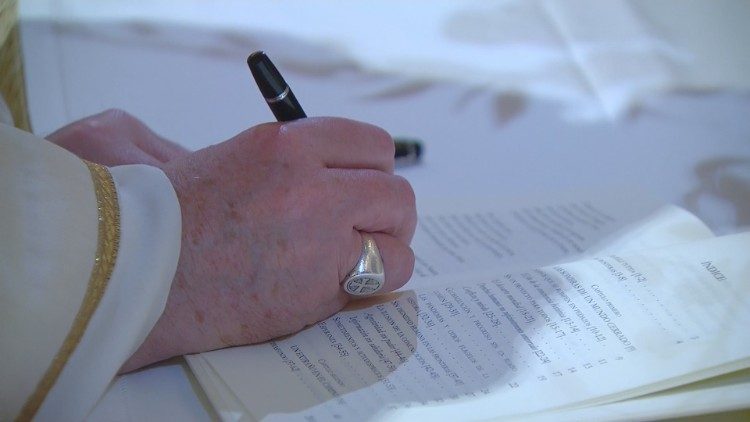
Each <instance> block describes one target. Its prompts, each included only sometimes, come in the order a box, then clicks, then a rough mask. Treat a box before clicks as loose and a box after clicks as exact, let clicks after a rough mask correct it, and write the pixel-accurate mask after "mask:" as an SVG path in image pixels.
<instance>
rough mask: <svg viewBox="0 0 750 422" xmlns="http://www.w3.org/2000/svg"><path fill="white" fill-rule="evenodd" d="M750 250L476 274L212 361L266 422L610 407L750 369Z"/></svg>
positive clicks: (722, 246) (745, 244)
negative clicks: (749, 276)
mask: <svg viewBox="0 0 750 422" xmlns="http://www.w3.org/2000/svg"><path fill="white" fill-rule="evenodd" d="M747 250H750V234H742V235H734V236H725V237H721V238H713V239H708V240H703V241H698V242H692V243H688V244H681V245H677V246H673V247H667V248H663V249H657V250H650V251H647V252H645V253H642V254H636V253H631V254H627V255H624V254H623V255H609V256H605V257H601V258H593V259H588V260H582V261H578V262H574V263H569V264H562V265H553V266H549V267H545V268H541V269H538V270H531V271H521V272H513V273H496V274H485V275H473V276H470V277H465V278H462V279H457V280H455V281H456V282H455V283H454V284H453V285H450V286H446V285H443V286H444V287H441V288H437V289H432V290H416V291H407V292H402V293H401V294H399V295H398V296H395V297H389V298H387V300H386V301H385V302H383V303H375V304H368V303H362V306H363V308H362V309H353V310H348V311H346V312H340V313H338V314H336V315H334V316H333V317H331V318H329V319H328V320H325V321H323V322H320V323H318V324H316V325H315V326H312V327H309V328H307V329H305V330H303V331H302V332H300V333H298V334H296V335H294V336H291V337H288V338H286V339H282V340H277V341H272V342H269V343H266V344H261V345H256V346H248V347H238V348H233V349H226V350H220V351H215V352H209V353H205V354H203V355H202V356H203V357H204V358H205V359H206V361H207V362H208V363H209V364H210V365H211V367H212V368H213V369H214V371H215V372H216V374H217V375H218V376H219V377H221V379H222V380H224V382H225V383H226V385H227V387H228V388H230V389H231V390H232V391H233V392H234V393H235V395H236V397H237V398H238V399H239V400H240V401H241V402H242V404H243V405H244V407H245V408H246V409H248V410H249V411H250V412H252V416H253V417H254V418H256V419H259V420H275V419H277V418H283V419H298V420H331V419H353V420H364V419H379V418H388V419H395V420H399V419H403V420H417V419H418V420H456V419H483V418H493V417H498V416H512V415H520V414H525V413H530V412H538V411H543V410H548V409H555V408H563V407H565V406H571V405H583V404H589V405H593V404H600V403H606V402H610V401H613V400H621V399H625V398H629V397H635V396H637V395H642V394H646V393H649V392H653V391H658V390H663V389H666V388H669V387H673V386H676V385H680V384H685V383H688V382H692V381H695V380H698V379H704V378H708V377H711V376H714V375H718V374H721V373H726V372H730V371H734V370H738V369H741V368H744V367H747V366H748V365H750V350H748V347H747V345H748V344H750V332H749V330H747V329H746V327H747V326H748V325H749V324H750V306H748V304H749V299H748V298H749V297H750V285H748V283H746V274H747V273H748V271H750V256H748V254H747V252H746V251H747ZM368 305H369V306H368Z"/></svg>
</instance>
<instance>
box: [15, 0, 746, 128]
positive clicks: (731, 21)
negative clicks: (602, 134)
mask: <svg viewBox="0 0 750 422" xmlns="http://www.w3.org/2000/svg"><path fill="white" fill-rule="evenodd" d="M21 16H22V17H23V19H52V20H59V21H62V22H81V21H83V22H102V21H138V22H143V23H159V22H162V23H164V22H169V23H177V24H184V25H192V26H199V27H208V28H214V29H219V30H222V31H232V32H235V33H237V34H242V33H243V32H248V31H255V32H257V31H264V32H268V33H271V34H278V35H281V36H286V37H291V38H296V39H301V40H305V41H306V42H309V43H314V44H316V45H319V46H321V47H323V48H324V49H325V50H327V51H330V54H326V55H325V57H321V56H320V54H308V55H307V57H305V54H303V53H302V54H301V52H300V51H296V50H294V51H289V52H286V53H285V52H280V53H279V54H275V56H279V55H281V56H283V55H284V54H288V55H289V56H290V57H294V59H295V60H303V61H305V60H306V61H309V63H308V65H310V64H312V65H313V66H314V65H316V63H317V64H320V63H321V61H328V62H329V64H330V61H331V60H332V59H333V60H334V61H339V62H342V61H343V62H350V63H353V64H355V65H357V66H361V67H363V68H364V69H367V70H370V71H375V72H384V73H388V74H399V75H404V76H407V77H410V78H414V79H415V80H422V81H433V80H448V81H457V82H461V83H466V84H470V85H473V86H476V87H480V88H483V89H488V90H492V91H496V92H499V93H507V92H510V93H516V94H518V93H521V94H525V95H529V96H533V97H539V98H542V99H550V100H555V101H558V102H561V103H562V104H564V105H565V110H566V115H567V116H568V117H572V118H576V119H594V118H601V117H609V118H613V117H618V116H620V115H622V114H623V113H624V112H626V111H627V110H629V109H630V108H631V107H633V106H634V105H635V104H637V103H638V102H639V101H641V100H644V99H645V98H646V97H647V96H648V95H649V94H654V93H658V92H663V91H667V90H675V89H687V90H705V89H741V90H746V89H748V87H750V50H748V49H747V48H745V47H744V45H743V43H742V42H740V40H747V39H750V28H749V27H748V26H747V25H745V22H746V21H747V18H749V17H750V3H747V2H742V1H732V0H725V1H720V2H711V3H710V4H707V3H703V2H700V1H688V2H675V1H667V0H662V1H657V2H644V1H631V2H626V1H621V0H611V1H606V2H601V1H593V0H573V1H562V0H533V1H520V0H505V1H486V0H483V1H478V0H473V1H468V0H467V1H452V0H429V1H427V0H415V1H411V2H409V3H407V4H404V3H403V2H400V1H397V0H367V1H358V2H330V1H322V0H312V1H305V2H298V1H292V0H284V1H277V0H275V1H270V0H263V1H253V2H245V1H240V0H224V1H220V2H210V3H206V2H202V1H199V0H187V1H182V2H179V3H176V2H173V1H169V0H150V1H146V0H136V1H129V2H122V1H93V0H36V1H29V2H21ZM317 53H319V52H317Z"/></svg>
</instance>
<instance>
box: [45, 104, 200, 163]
mask: <svg viewBox="0 0 750 422" xmlns="http://www.w3.org/2000/svg"><path fill="white" fill-rule="evenodd" d="M47 140H49V141H51V142H53V143H55V144H57V145H59V146H61V147H63V148H65V149H67V150H68V151H70V152H72V153H73V154H75V155H77V156H78V157H79V158H83V159H84V160H88V161H91V162H94V163H98V164H103V165H105V166H119V165H124V164H148V165H152V166H156V167H161V165H162V164H164V163H166V162H168V161H171V160H174V159H175V158H179V157H183V156H185V155H187V154H189V153H190V151H188V150H187V149H185V148H183V147H181V146H179V145H177V144H175V143H174V142H172V141H168V140H166V139H164V138H162V137H161V136H159V135H157V134H156V133H154V132H153V131H152V130H151V129H149V128H148V127H147V126H146V125H144V124H143V123H142V122H141V121H140V120H138V119H136V118H135V117H133V116H131V115H130V114H128V113H126V112H124V111H122V110H116V109H112V110H107V111H104V112H102V113H99V114H96V115H93V116H90V117H86V118H84V119H81V120H78V121H76V122H73V123H71V124H69V125H67V126H65V127H62V128H60V129H58V130H56V131H55V132H54V133H52V134H50V135H49V136H47Z"/></svg>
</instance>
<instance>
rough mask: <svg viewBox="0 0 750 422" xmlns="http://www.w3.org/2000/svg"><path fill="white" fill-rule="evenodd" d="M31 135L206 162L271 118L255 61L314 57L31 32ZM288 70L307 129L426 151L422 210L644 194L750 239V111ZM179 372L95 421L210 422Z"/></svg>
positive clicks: (132, 384)
mask: <svg viewBox="0 0 750 422" xmlns="http://www.w3.org/2000/svg"><path fill="white" fill-rule="evenodd" d="M22 42H23V50H24V56H25V57H24V58H25V66H26V69H25V70H26V74H27V85H28V95H29V106H30V110H31V120H32V124H33V127H34V131H35V132H36V133H38V134H42V135H44V134H47V133H49V132H51V131H52V130H54V129H55V128H57V127H59V126H61V125H63V124H65V123H67V122H70V121H72V120H74V119H77V118H81V117H84V116H86V115H90V114H93V113H97V112H100V111H102V110H104V109H107V108H112V107H117V108H122V109H124V110H126V111H128V112H130V113H131V114H134V115H135V116H137V117H139V118H140V119H142V120H143V121H144V122H145V123H146V124H148V125H149V126H151V127H152V128H154V129H155V130H156V131H157V132H158V133H160V134H161V135H163V136H165V137H167V138H170V139H173V140H175V141H177V142H179V143H181V144H183V145H185V146H187V147H189V148H193V149H197V148H201V147H204V146H207V145H210V144H213V143H216V142H220V141H222V140H224V139H227V138H229V137H231V136H233V135H234V134H236V133H237V132H239V131H241V130H243V129H245V128H247V127H249V126H252V125H254V124H257V123H260V122H264V121H269V120H271V119H272V115H271V114H270V112H269V111H268V109H267V108H266V105H265V103H264V102H263V101H262V99H261V97H260V94H259V93H258V92H257V90H256V88H255V86H254V83H253V82H252V80H251V78H250V75H249V72H248V70H247V68H246V65H245V57H246V56H247V54H248V53H249V52H250V51H253V50H255V49H258V48H263V49H265V50H266V51H267V52H268V53H269V55H271V57H273V52H274V50H277V51H278V50H279V49H291V50H293V51H305V54H314V53H315V51H316V47H315V46H307V45H305V44H304V43H302V42H300V41H295V40H288V39H287V40H285V39H283V37H278V36H275V37H272V36H268V35H264V34H254V33H252V32H248V33H247V34H242V36H239V35H238V34H236V33H222V32H221V31H210V30H206V29H197V28H190V27H184V26H183V27H180V26H174V25H166V26H163V27H158V28H154V27H151V26H144V25H139V24H123V23H99V24H97V23H75V24H54V23H50V22H44V21H22ZM300 63H301V62H294V61H290V62H279V63H277V65H278V66H279V67H280V68H281V70H282V72H283V73H284V75H285V77H286V79H287V81H289V82H290V84H292V87H293V88H294V91H295V93H296V94H297V97H298V98H299V99H300V101H301V103H302V104H303V105H304V107H305V110H306V111H307V113H308V114H309V115H335V116H344V117H349V118H353V119H359V120H364V121H368V122H372V123H374V124H377V125H380V126H382V127H384V128H386V129H387V130H389V131H390V132H391V133H392V134H394V135H408V136H414V137H419V138H421V139H423V140H424V145H425V149H426V154H425V156H424V160H423V162H422V163H421V164H420V165H417V166H412V167H405V168H400V169H398V172H399V173H400V174H401V175H403V176H404V177H406V178H407V179H408V180H409V181H410V182H411V183H412V186H413V187H414V190H415V192H416V194H417V197H418V198H427V197H436V196H446V197H461V196H467V197H471V196H477V195H482V196H495V197H498V198H500V200H506V199H507V200H510V198H514V197H523V196H538V195H540V194H542V193H544V192H560V191H576V190H580V189H586V190H589V189H619V188H628V187H631V186H639V187H641V188H643V189H644V190H646V191H647V192H650V193H652V194H653V195H655V196H657V197H659V198H662V199H664V200H665V201H667V202H671V203H674V204H677V205H680V206H683V207H685V208H687V209H688V210H690V211H692V212H693V213H695V214H696V215H697V216H698V217H700V218H701V219H702V220H703V221H705V222H706V223H707V224H708V225H709V226H710V227H711V228H712V229H713V230H714V231H715V232H716V233H717V234H723V233H730V232H735V231H738V230H742V229H746V228H747V227H750V96H748V95H747V94H741V93H720V92H712V93H681V94H680V93H673V94H668V95H662V96H660V97H658V98H652V99H650V100H648V101H647V102H646V103H644V104H642V105H641V107H639V109H637V110H635V111H634V112H633V113H631V115H629V116H627V117H626V118H624V119H622V120H619V121H598V122H570V121H566V120H565V119H563V118H561V113H560V106H559V105H558V104H553V103H547V102H543V101H540V100H537V99H534V98H531V97H528V96H526V95H524V94H523V93H506V94H502V95H501V94H492V93H487V92H483V91H481V90H476V89H470V88H468V87H466V86H461V85H456V84H439V83H419V82H414V81H408V80H405V79H403V78H400V77H398V76H393V75H376V74H372V73H367V72H364V71H362V70H360V69H358V68H357V67H356V66H352V65H340V64H336V63H333V64H332V65H331V66H329V67H326V68H310V67H306V66H304V65H303V64H300ZM210 418H211V414H210V410H208V409H207V408H206V403H205V402H204V401H202V398H201V397H200V389H199V387H198V386H197V385H196V384H194V383H192V382H191V379H190V377H189V372H188V371H187V369H186V367H185V366H183V364H181V363H180V362H179V361H178V362H172V363H169V364H166V365H161V366H158V367H155V368H151V369H146V370H143V371H139V372H136V373H134V374H131V375H127V376H125V377H122V378H120V379H119V380H118V381H117V382H116V383H115V384H114V385H113V387H112V389H111V390H110V392H109V393H108V395H107V396H106V397H105V398H104V399H103V401H102V403H101V405H100V407H99V408H98V409H97V410H96V411H95V413H94V415H92V419H95V420H165V419H171V420H206V419H210Z"/></svg>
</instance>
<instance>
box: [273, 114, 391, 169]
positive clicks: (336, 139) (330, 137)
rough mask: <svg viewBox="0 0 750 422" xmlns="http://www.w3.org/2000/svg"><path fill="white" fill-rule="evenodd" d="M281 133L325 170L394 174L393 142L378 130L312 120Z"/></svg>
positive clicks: (339, 120)
mask: <svg viewBox="0 0 750 422" xmlns="http://www.w3.org/2000/svg"><path fill="white" fill-rule="evenodd" d="M280 132H282V134H283V135H284V136H289V137H290V138H291V140H292V141H294V142H298V143H299V144H300V146H303V147H304V148H305V150H306V151H307V152H308V153H309V154H311V155H313V156H315V157H317V158H318V159H319V160H320V162H321V163H322V164H323V165H324V166H325V167H328V168H345V169H373V170H380V171H383V172H386V173H389V174H393V167H394V159H393V155H394V150H395V146H394V144H393V138H391V136H390V135H389V134H388V132H386V131H385V130H383V129H381V128H379V127H377V126H373V125H370V124H367V123H362V122H357V121H354V120H349V119H343V118H336V117H312V118H307V119H300V120H295V121H292V122H287V123H284V124H283V125H282V126H281V127H280Z"/></svg>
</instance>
